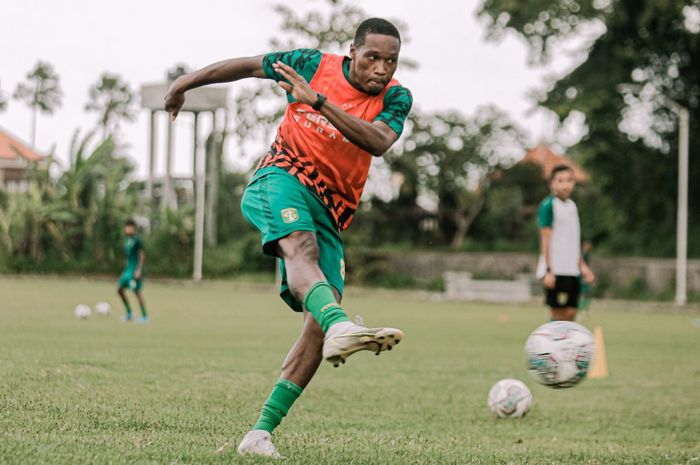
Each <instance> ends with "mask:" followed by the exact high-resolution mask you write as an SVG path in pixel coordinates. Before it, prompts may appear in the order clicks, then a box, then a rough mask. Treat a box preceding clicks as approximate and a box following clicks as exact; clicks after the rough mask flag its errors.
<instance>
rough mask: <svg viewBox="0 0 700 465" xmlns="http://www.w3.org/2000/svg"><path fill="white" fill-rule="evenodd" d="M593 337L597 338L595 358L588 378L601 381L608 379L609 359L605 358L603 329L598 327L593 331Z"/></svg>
mask: <svg viewBox="0 0 700 465" xmlns="http://www.w3.org/2000/svg"><path fill="white" fill-rule="evenodd" d="M593 337H594V338H595V358H594V359H593V363H591V368H590V369H589V370H588V377H589V378H592V379H600V378H607V377H608V359H607V357H606V356H605V339H603V328H601V327H600V326H596V327H595V328H594V329H593Z"/></svg>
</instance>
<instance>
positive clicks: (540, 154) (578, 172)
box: [519, 144, 589, 182]
mask: <svg viewBox="0 0 700 465" xmlns="http://www.w3.org/2000/svg"><path fill="white" fill-rule="evenodd" d="M519 163H534V164H536V165H539V166H541V167H542V175H543V177H544V178H545V179H549V174H550V173H551V172H552V169H553V168H554V167H555V166H557V165H567V166H570V167H571V168H572V169H573V170H574V177H575V179H576V182H585V181H587V180H588V178H589V175H588V173H586V171H585V170H584V169H583V168H581V166H579V165H578V164H577V163H575V162H574V161H572V160H571V159H570V158H569V157H567V156H566V155H559V154H556V153H554V152H553V151H552V149H550V148H549V147H547V146H546V145H544V144H538V145H537V146H536V147H534V148H532V149H530V150H529V151H528V152H527V153H526V154H525V156H524V157H523V159H522V160H520V161H519Z"/></svg>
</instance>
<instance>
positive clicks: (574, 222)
mask: <svg viewBox="0 0 700 465" xmlns="http://www.w3.org/2000/svg"><path fill="white" fill-rule="evenodd" d="M537 219H538V224H539V227H540V228H552V235H551V239H550V244H549V254H550V261H551V271H552V273H554V274H555V275H558V276H579V275H580V274H581V270H580V267H579V260H580V257H581V227H580V224H579V217H578V209H577V208H576V203H574V201H573V200H571V199H567V200H561V199H559V198H557V197H555V196H553V195H550V196H548V197H547V198H545V199H544V200H543V201H542V203H540V207H539V209H538V211H537ZM543 267H545V265H544V257H540V264H539V265H538V274H544V273H543V272H542V271H543V270H542V269H541V268H543Z"/></svg>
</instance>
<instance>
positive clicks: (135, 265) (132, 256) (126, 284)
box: [117, 220, 148, 323]
mask: <svg viewBox="0 0 700 465" xmlns="http://www.w3.org/2000/svg"><path fill="white" fill-rule="evenodd" d="M124 234H125V235H126V238H125V239H124V251H125V252H126V268H125V269H124V272H123V273H122V275H121V277H120V278H119V288H118V289H117V292H118V293H119V297H121V299H122V302H124V307H125V309H126V315H124V319H123V321H131V320H132V319H133V315H132V313H131V305H129V299H128V298H127V297H126V290H127V289H131V290H132V291H134V294H136V298H137V299H138V300H139V305H140V306H141V318H139V319H138V321H137V322H138V323H147V322H148V313H146V302H145V300H144V298H143V292H141V289H142V288H143V262H144V260H145V259H146V253H145V252H144V251H143V243H142V242H141V238H140V237H138V236H137V235H136V223H135V222H134V220H127V222H126V224H125V225H124Z"/></svg>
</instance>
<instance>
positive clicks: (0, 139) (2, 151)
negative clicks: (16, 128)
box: [0, 128, 46, 161]
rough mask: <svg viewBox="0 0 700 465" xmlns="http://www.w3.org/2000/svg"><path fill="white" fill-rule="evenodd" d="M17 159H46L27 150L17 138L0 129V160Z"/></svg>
mask: <svg viewBox="0 0 700 465" xmlns="http://www.w3.org/2000/svg"><path fill="white" fill-rule="evenodd" d="M19 157H22V158H24V159H26V160H29V161H41V160H43V159H44V158H46V157H45V156H44V155H41V154H40V153H38V152H36V151H34V150H33V149H31V148H29V146H28V145H27V144H25V143H24V142H22V141H21V140H19V139H18V138H17V137H15V136H13V135H12V134H10V133H9V132H7V131H5V130H4V129H2V128H0V160H17V159H18V158H19Z"/></svg>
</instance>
